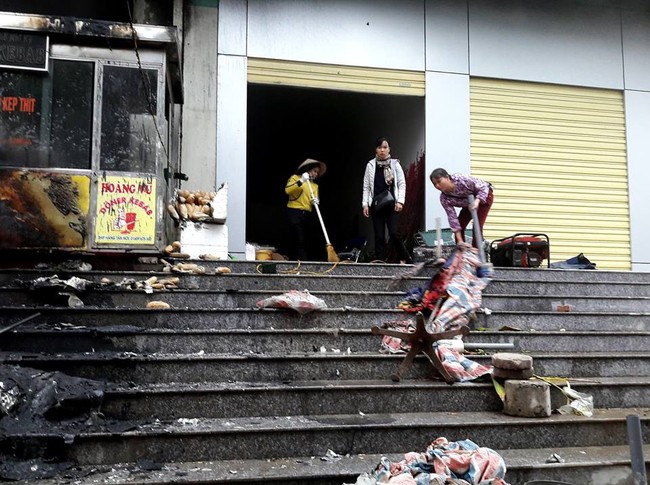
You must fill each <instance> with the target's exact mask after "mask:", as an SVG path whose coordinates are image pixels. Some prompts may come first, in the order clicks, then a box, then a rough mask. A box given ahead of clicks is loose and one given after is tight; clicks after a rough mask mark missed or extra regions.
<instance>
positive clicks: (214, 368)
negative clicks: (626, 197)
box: [0, 349, 650, 384]
mask: <svg viewBox="0 0 650 485" xmlns="http://www.w3.org/2000/svg"><path fill="white" fill-rule="evenodd" d="M530 355H531V357H533V359H534V369H535V373H536V374H537V375H540V376H560V377H570V378H595V377H626V376H647V375H650V352H647V351H646V352H620V351H617V352H589V353H580V354H578V353H575V352H568V353H554V352H544V353H531V354H530ZM0 359H1V361H3V362H4V363H6V364H11V365H21V366H24V367H34V368H37V369H43V370H59V371H61V372H64V373H66V374H70V375H76V376H80V377H87V378H91V379H98V380H104V381H108V382H134V383H140V384H145V383H155V382H189V383H196V382H214V381H220V382H221V381H229V380H232V381H241V380H244V381H254V382H291V381H306V380H337V379H341V380H360V379H387V378H389V377H390V376H391V375H392V374H393V373H394V372H395V371H396V369H397V367H398V366H399V364H400V363H401V361H402V359H403V355H387V354H381V353H379V352H354V353H351V354H347V353H335V352H327V353H323V352H311V353H307V352H306V353H296V354H288V355H287V354H272V353H265V354H256V353H252V352H249V353H242V354H241V355H236V354H213V353H209V352H205V351H204V350H203V349H201V350H198V351H197V353H195V354H180V353H179V354H162V353H160V354H152V355H144V354H136V353H131V352H124V353H115V352H108V353H86V354H56V355H46V354H39V353H29V352H25V353H19V352H0ZM471 360H474V361H476V362H478V363H481V364H484V365H490V360H491V358H490V356H489V355H475V356H472V359H471ZM431 375H433V372H432V367H431V365H430V363H429V361H428V360H426V359H425V358H424V357H422V356H418V357H416V359H415V361H414V365H413V367H412V368H411V369H410V370H409V371H408V373H407V374H405V375H404V376H403V377H404V378H409V379H417V378H426V377H429V376H431Z"/></svg>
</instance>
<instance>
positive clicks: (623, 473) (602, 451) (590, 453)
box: [31, 439, 650, 485]
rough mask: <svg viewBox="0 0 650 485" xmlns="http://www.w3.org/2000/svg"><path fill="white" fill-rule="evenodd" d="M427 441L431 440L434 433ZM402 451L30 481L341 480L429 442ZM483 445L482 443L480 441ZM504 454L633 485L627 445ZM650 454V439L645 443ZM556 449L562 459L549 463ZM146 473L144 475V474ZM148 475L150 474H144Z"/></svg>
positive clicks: (579, 478) (519, 473)
mask: <svg viewBox="0 0 650 485" xmlns="http://www.w3.org/2000/svg"><path fill="white" fill-rule="evenodd" d="M429 441H432V440H431V439H430V440H429ZM411 445H412V446H411V447H410V448H409V449H408V450H404V452H402V453H381V454H361V455H350V456H341V458H340V459H339V460H338V461H335V462H331V461H328V460H325V459H323V458H324V456H325V455H324V454H322V455H316V456H304V457H303V456H300V457H293V458H284V459H276V460H262V459H257V460H255V459H251V460H224V461H201V462H178V463H164V464H161V467H160V469H158V470H151V469H147V468H146V467H142V468H141V467H138V466H137V465H134V464H117V465H112V466H106V467H97V466H86V467H80V468H78V469H75V470H71V471H70V472H68V473H67V474H66V477H67V478H60V479H48V480H36V481H33V482H31V484H32V485H63V484H68V483H74V484H76V485H97V484H98V483H111V484H113V485H127V484H129V485H133V484H136V483H138V484H139V483H147V484H148V485H166V484H169V483H192V484H206V485H207V484H222V483H246V484H267V483H269V482H273V483H281V484H283V485H302V484H304V483H309V484H314V485H341V483H344V482H345V483H354V482H355V481H356V478H357V477H358V476H359V475H360V474H361V473H370V472H371V471H372V470H373V469H374V467H375V466H376V465H377V464H378V463H379V462H380V460H381V458H382V456H386V457H387V458H389V459H390V460H391V461H394V462H398V461H400V460H402V459H403V458H404V454H405V453H406V452H408V451H423V450H424V449H425V448H426V446H427V443H424V444H420V443H418V444H411ZM479 445H480V443H479ZM497 451H498V453H499V454H500V455H501V456H502V457H503V458H504V461H505V463H506V467H507V472H506V477H505V478H506V480H507V481H508V482H509V483H511V484H513V485H514V484H523V483H525V482H527V481H531V480H541V479H546V480H555V481H562V482H565V483H575V484H586V483H588V484H590V485H612V484H614V483H615V484H619V485H631V484H632V483H633V482H632V479H631V470H630V458H629V455H630V450H629V447H628V446H607V447H604V446H594V447H576V448H559V447H550V448H539V449H521V450H497ZM643 453H644V455H645V456H650V445H646V446H645V447H644V450H643ZM553 454H557V455H559V456H560V457H562V459H564V460H565V461H564V463H546V460H547V459H548V458H549V457H550V456H552V455H553ZM140 477H142V478H140ZM145 477H146V478H145Z"/></svg>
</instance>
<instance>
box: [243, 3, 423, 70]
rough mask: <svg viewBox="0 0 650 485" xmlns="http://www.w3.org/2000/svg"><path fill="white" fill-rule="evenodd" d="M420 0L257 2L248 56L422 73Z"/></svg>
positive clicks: (250, 26)
mask: <svg viewBox="0 0 650 485" xmlns="http://www.w3.org/2000/svg"><path fill="white" fill-rule="evenodd" d="M423 39H424V4H423V2H422V1H421V0H399V2H395V1H394V0H310V1H300V2H298V1H292V0H256V1H250V2H249V6H248V55H249V56H250V57H263V58H273V59H287V60H294V61H305V62H321V63H325V64H342V65H347V66H367V67H383V68H391V69H407V70H415V71H423V70H424V43H423Z"/></svg>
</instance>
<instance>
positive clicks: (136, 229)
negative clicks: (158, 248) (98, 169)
mask: <svg viewBox="0 0 650 485" xmlns="http://www.w3.org/2000/svg"><path fill="white" fill-rule="evenodd" d="M95 221H96V223H95V243H96V244H118V245H132V244H148V245H153V244H154V242H155V235H156V179H155V178H153V177H126V176H112V177H111V176H106V177H103V178H101V179H100V180H99V190H98V191H97V216H96V218H95Z"/></svg>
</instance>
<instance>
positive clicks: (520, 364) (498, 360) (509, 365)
mask: <svg viewBox="0 0 650 485" xmlns="http://www.w3.org/2000/svg"><path fill="white" fill-rule="evenodd" d="M492 365H493V366H494V367H499V368H500V369H510V370H520V369H532V367H533V358H532V357H531V356H530V355H526V354H514V353H511V352H499V353H497V354H494V355H493V356H492Z"/></svg>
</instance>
